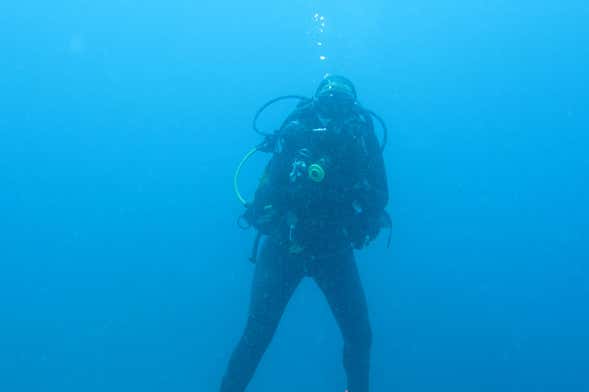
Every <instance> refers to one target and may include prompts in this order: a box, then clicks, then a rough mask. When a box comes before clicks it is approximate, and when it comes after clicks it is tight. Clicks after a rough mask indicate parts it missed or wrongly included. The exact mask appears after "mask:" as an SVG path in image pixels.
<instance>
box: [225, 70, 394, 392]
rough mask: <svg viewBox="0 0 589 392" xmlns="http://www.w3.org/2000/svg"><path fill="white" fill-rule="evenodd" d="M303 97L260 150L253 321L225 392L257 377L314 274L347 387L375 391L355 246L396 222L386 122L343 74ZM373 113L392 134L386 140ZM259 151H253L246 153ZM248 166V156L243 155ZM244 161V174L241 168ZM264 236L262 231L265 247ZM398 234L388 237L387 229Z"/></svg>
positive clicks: (251, 209)
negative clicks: (333, 325) (338, 337)
mask: <svg viewBox="0 0 589 392" xmlns="http://www.w3.org/2000/svg"><path fill="white" fill-rule="evenodd" d="M293 97H294V98H299V99H300V102H299V104H298V105H297V107H296V108H295V110H294V111H293V112H292V113H291V114H290V115H289V116H288V117H287V118H286V120H285V121H284V122H283V123H282V126H281V127H280V129H279V130H277V131H275V132H274V133H272V134H264V135H265V136H266V139H265V140H264V142H263V143H262V144H260V145H259V146H258V147H257V148H256V149H255V151H260V150H261V151H265V152H269V153H271V154H272V157H271V159H270V160H269V162H268V164H267V166H266V168H265V171H264V174H263V176H262V178H261V179H260V182H259V184H258V187H257V190H256V192H255V197H254V200H253V201H252V202H251V203H248V202H246V201H245V200H244V199H243V198H242V197H241V195H240V194H239V191H238V190H237V188H236V192H237V195H238V197H239V198H240V199H241V200H242V201H243V202H244V204H245V206H246V211H245V213H244V214H243V216H242V218H243V221H245V222H246V223H247V224H248V225H250V226H253V227H254V228H255V229H257V230H258V233H259V234H258V237H257V238H256V241H255V246H254V253H253V255H252V261H253V262H255V272H254V277H253V284H252V289H251V301H250V305H249V313H248V319H247V323H246V326H245V330H244V331H243V335H242V337H241V339H240V340H239V343H238V344H237V347H236V348H235V350H234V352H233V354H232V356H231V358H230V360H229V364H228V367H227V370H226V373H225V375H224V377H223V380H222V385H221V392H242V391H244V390H245V389H246V387H247V385H248V383H249V382H250V380H251V378H252V377H253V375H254V372H255V370H256V368H257V366H258V363H259V362H260V360H261V358H262V355H263V354H264V352H265V350H266V348H267V347H268V345H269V343H270V341H271V340H272V337H273V335H274V332H275V330H276V328H277V326H278V323H279V321H280V319H281V317H282V314H283V312H284V310H285V308H286V305H287V303H288V302H289V300H290V298H291V296H292V294H293V292H294V291H295V289H296V288H297V286H298V285H299V283H300V282H301V280H302V279H303V278H305V277H311V278H313V279H314V281H315V282H316V283H317V285H318V286H319V288H320V289H321V291H322V292H323V294H324V295H325V297H326V299H327V301H328V303H329V306H330V309H331V311H332V313H333V315H334V317H335V319H336V321H337V324H338V327H339V329H340V330H341V332H342V336H343V341H344V349H343V363H344V369H345V372H346V376H347V382H348V386H347V387H348V391H349V392H368V391H369V365H370V347H371V341H372V333H371V327H370V322H369V319H368V309H367V303H366V297H365V294H364V289H363V287H362V283H361V281H360V276H359V273H358V269H357V267H356V261H355V257H354V250H356V249H361V248H363V247H365V246H366V245H367V244H368V243H369V242H370V241H372V240H373V239H374V238H375V237H376V236H377V234H378V233H379V231H380V229H381V228H383V227H386V226H388V225H389V224H390V218H389V216H388V214H387V213H386V212H385V206H386V204H387V201H388V185H387V179H386V173H385V167H384V161H383V156H382V150H383V148H384V144H385V142H386V126H385V125H384V122H383V121H382V120H381V119H380V117H378V116H377V115H376V114H374V113H373V112H371V111H370V110H367V109H365V108H363V107H362V106H361V105H360V104H359V103H358V101H357V96H356V89H355V87H354V85H353V84H352V82H351V81H350V80H348V79H347V78H345V77H342V76H337V75H327V76H325V77H324V78H323V79H322V81H321V82H320V84H319V86H318V88H317V90H316V92H315V95H314V97H313V98H312V99H309V98H304V97H297V96H286V97H281V98H277V99H275V100H272V101H270V102H269V103H268V104H266V105H264V106H263V107H262V109H260V111H259V112H258V113H257V115H256V119H255V120H254V129H255V130H257V131H258V129H257V127H256V121H257V118H258V116H259V114H260V113H261V112H262V111H263V110H264V109H265V108H266V107H267V106H269V105H270V104H272V103H274V102H276V101H278V100H280V99H283V98H293ZM373 118H375V119H377V120H378V121H379V122H380V123H381V125H382V126H383V129H384V131H385V137H384V138H383V142H382V144H379V140H378V138H377V136H376V134H375V131H374V126H373ZM252 153H253V151H252V152H250V153H248V155H247V156H246V158H245V159H244V160H247V158H249V156H251V155H252ZM242 164H243V161H242ZM242 164H240V166H239V168H238V172H237V174H236V181H237V176H238V175H239V170H240V169H241V166H242ZM260 236H263V241H262V242H261V245H260V246H261V248H260V250H259V252H258V243H259V242H260V241H259V240H260ZM389 240H390V235H389Z"/></svg>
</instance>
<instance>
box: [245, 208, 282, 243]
mask: <svg viewBox="0 0 589 392" xmlns="http://www.w3.org/2000/svg"><path fill="white" fill-rule="evenodd" d="M243 218H244V219H245V220H246V222H247V223H249V224H250V225H251V226H253V227H254V228H255V229H256V230H258V231H259V232H260V233H262V234H266V235H267V234H270V233H271V232H272V231H273V230H274V228H275V227H276V221H277V218H278V214H277V211H276V209H275V208H274V207H273V206H272V204H267V205H265V206H263V207H261V206H255V205H249V206H248V207H247V210H246V211H245V213H244V214H243Z"/></svg>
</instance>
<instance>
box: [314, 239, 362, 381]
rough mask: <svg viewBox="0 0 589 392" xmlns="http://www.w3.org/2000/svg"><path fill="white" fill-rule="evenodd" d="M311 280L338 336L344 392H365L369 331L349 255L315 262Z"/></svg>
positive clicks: (356, 277) (356, 270) (345, 254)
mask: <svg viewBox="0 0 589 392" xmlns="http://www.w3.org/2000/svg"><path fill="white" fill-rule="evenodd" d="M314 278H315V281H316V282H317V284H318V285H319V287H320V288H321V290H322V291H323V293H324V294H325V297H326V298H327V301H328V302H329V306H330V308H331V311H332V312H333V315H334V316H335V319H336V321H337V324H338V326H339V328H340V330H341V332H342V336H343V339H344V353H343V357H344V358H343V360H344V368H345V370H346V375H347V378H348V390H349V392H368V390H369V368H370V346H371V344H372V331H371V328H370V321H369V319H368V308H367V305H366V296H365V294H364V289H363V287H362V283H361V281H360V275H359V273H358V268H357V267H356V261H355V258H354V253H353V251H352V250H347V251H344V252H342V253H340V254H339V255H337V256H333V257H329V258H327V259H324V260H321V261H318V269H317V273H316V274H315V276H314Z"/></svg>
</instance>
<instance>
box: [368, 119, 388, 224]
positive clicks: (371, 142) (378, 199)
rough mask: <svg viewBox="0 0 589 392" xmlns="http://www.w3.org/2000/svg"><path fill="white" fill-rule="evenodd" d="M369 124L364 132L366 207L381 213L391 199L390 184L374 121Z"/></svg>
mask: <svg viewBox="0 0 589 392" xmlns="http://www.w3.org/2000/svg"><path fill="white" fill-rule="evenodd" d="M367 125H368V126H367V129H366V132H365V133H364V142H365V144H366V152H367V154H368V164H367V167H366V173H365V174H366V180H367V186H368V189H367V191H366V192H367V195H366V196H367V200H366V201H367V203H366V206H365V207H366V209H367V210H369V211H373V212H375V213H378V214H380V213H381V212H382V211H383V210H384V208H385V207H386V205H387V203H388V200H389V186H388V181H387V174H386V169H385V165H384V159H383V156H382V151H381V148H380V145H379V142H378V139H377V138H376V134H375V132H374V127H373V125H372V121H369V122H368V124H367Z"/></svg>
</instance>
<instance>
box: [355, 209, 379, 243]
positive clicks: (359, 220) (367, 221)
mask: <svg viewBox="0 0 589 392" xmlns="http://www.w3.org/2000/svg"><path fill="white" fill-rule="evenodd" d="M381 227H382V224H381V220H380V219H379V216H378V215H375V214H369V213H366V212H362V213H359V214H357V215H356V216H355V217H354V218H353V221H352V225H351V226H350V227H349V228H348V230H347V231H348V236H349V239H350V242H351V244H352V246H353V247H354V248H355V249H362V248H364V247H365V246H366V245H368V244H369V243H370V242H371V241H372V240H374V239H375V238H376V237H377V236H378V233H379V232H380V229H381Z"/></svg>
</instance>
